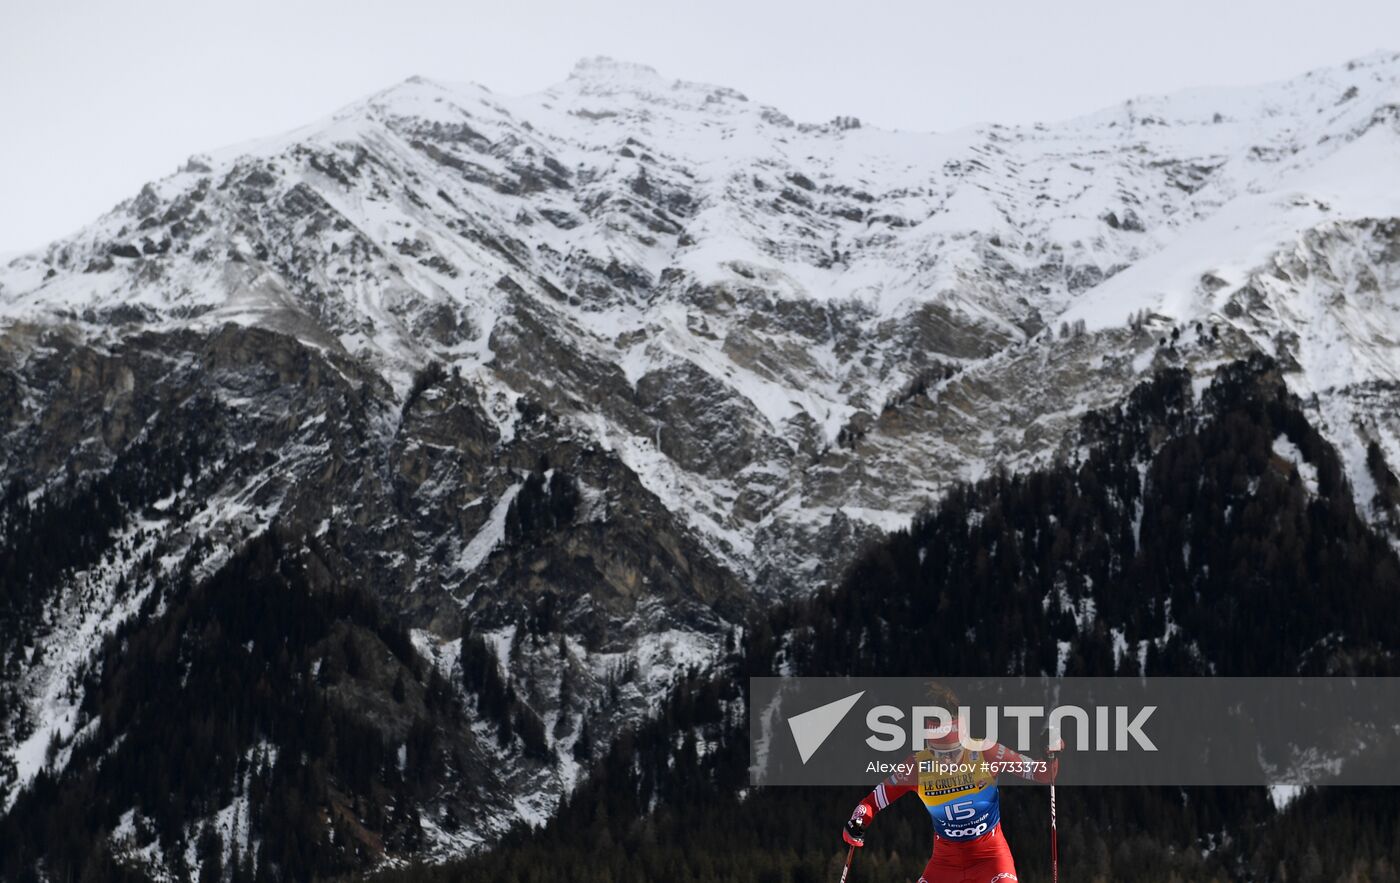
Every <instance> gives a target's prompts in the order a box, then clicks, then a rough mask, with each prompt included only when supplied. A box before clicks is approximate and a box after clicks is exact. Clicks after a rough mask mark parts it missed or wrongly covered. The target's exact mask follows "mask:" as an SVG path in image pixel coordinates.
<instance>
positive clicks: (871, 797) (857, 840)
mask: <svg viewBox="0 0 1400 883" xmlns="http://www.w3.org/2000/svg"><path fill="white" fill-rule="evenodd" d="M904 762H905V763H906V764H909V766H908V767H907V768H908V769H917V766H915V765H914V764H915V760H914V755H912V754H911V755H909V757H907V758H905V760H904ZM918 784H919V778H918V775H917V774H909V775H902V774H900V773H895V774H894V775H892V776H890V777H889V778H888V779H886V780H885V781H883V782H881V783H880V784H878V785H876V786H875V790H874V791H871V792H870V793H869V794H867V795H866V796H865V799H864V800H862V801H861V802H860V803H857V804H856V808H855V809H854V810H853V811H852V812H851V818H850V820H849V821H848V822H846V827H845V830H843V831H842V832H841V836H842V837H843V838H844V839H845V841H846V842H847V843H849V844H850V845H852V846H864V845H865V829H866V828H868V827H869V826H870V822H871V821H872V820H873V819H874V818H875V814H876V813H878V812H879V811H880V810H882V809H884V808H885V807H887V806H889V805H890V804H891V803H893V802H894V801H896V800H898V799H899V798H901V797H903V796H904V795H906V794H908V793H909V792H910V791H913V790H914V789H915V788H916V787H918Z"/></svg>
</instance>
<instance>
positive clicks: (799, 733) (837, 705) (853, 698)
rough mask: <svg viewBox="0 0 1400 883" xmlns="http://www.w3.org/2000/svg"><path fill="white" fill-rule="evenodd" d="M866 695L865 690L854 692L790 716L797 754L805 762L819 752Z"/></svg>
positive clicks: (789, 720)
mask: <svg viewBox="0 0 1400 883" xmlns="http://www.w3.org/2000/svg"><path fill="white" fill-rule="evenodd" d="M864 695H865V691H864V690H861V691H860V692H859V693H852V694H851V695H850V696H847V697H845V698H844V699H837V700H836V701H835V702H828V703H827V704H825V705H818V706H817V707H816V708H813V709H812V710H811V711H804V712H802V713H801V714H796V715H793V716H792V717H790V718H788V728H789V729H791V730H792V741H793V742H796V743H797V754H798V756H799V757H801V758H802V762H803V763H804V764H805V763H807V761H808V760H809V759H810V758H811V757H812V755H813V754H816V753H817V749H818V748H820V747H822V743H823V742H825V741H826V739H827V737H828V736H830V735H831V734H832V731H834V730H835V729H836V727H837V726H838V725H839V724H840V723H841V721H842V720H844V719H845V717H846V715H847V714H848V713H849V712H850V710H851V709H852V708H854V707H855V704H856V703H857V702H859V701H860V697H862V696H864Z"/></svg>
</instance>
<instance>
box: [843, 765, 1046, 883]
mask: <svg viewBox="0 0 1400 883" xmlns="http://www.w3.org/2000/svg"><path fill="white" fill-rule="evenodd" d="M955 757H956V759H951V760H950V759H946V758H944V759H940V758H939V757H938V756H937V755H935V754H934V753H933V752H931V751H919V752H917V753H915V754H912V755H910V756H909V757H908V758H906V759H905V760H904V762H903V764H904V765H903V769H902V770H901V771H900V772H896V773H895V774H894V775H892V776H890V777H889V778H888V779H886V780H885V781H883V782H881V783H880V784H879V785H877V786H876V787H875V790H874V791H872V792H870V794H869V796H867V797H866V798H865V799H864V800H862V801H861V802H860V803H859V804H857V805H856V808H855V811H854V812H853V813H852V814H851V817H852V818H853V819H854V818H856V817H858V816H859V817H861V821H862V827H864V826H866V825H869V823H870V820H871V819H873V818H874V817H875V814H876V813H878V812H879V811H880V810H882V809H884V808H885V807H887V806H889V805H890V804H891V803H893V802H894V801H896V800H898V799H899V798H901V797H903V796H904V795H905V794H910V793H913V794H917V795H918V796H919V799H920V800H922V801H923V803H924V807H925V808H926V809H927V810H928V812H929V816H930V817H932V819H933V835H934V840H933V856H932V857H931V858H930V859H929V860H928V864H927V865H925V866H924V874H923V876H922V877H920V878H919V881H920V883H1008V881H1012V880H1015V879H1016V863H1015V861H1013V860H1012V858H1011V848H1010V847H1009V846H1008V845H1007V843H1006V837H1005V836H1004V835H1003V834H1002V831H1001V805H1000V801H999V800H998V797H997V775H998V774H999V773H1006V774H1008V775H1015V776H1020V777H1022V778H1025V779H1030V780H1032V781H1035V782H1042V783H1048V782H1051V781H1053V780H1054V777H1055V773H1056V771H1057V768H1058V766H1059V763H1058V761H1057V760H1052V761H1050V762H1049V763H1048V764H1046V763H1040V762H1037V761H1033V760H1030V759H1028V758H1026V757H1025V756H1023V755H1021V754H1018V753H1017V752H1015V751H1012V750H1011V749H1010V748H1007V747H1006V746H1004V745H1001V744H998V743H995V742H988V743H982V744H979V745H978V746H977V748H976V749H975V750H974V749H966V748H965V749H963V751H962V753H961V755H955Z"/></svg>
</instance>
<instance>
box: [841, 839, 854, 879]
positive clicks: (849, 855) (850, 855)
mask: <svg viewBox="0 0 1400 883" xmlns="http://www.w3.org/2000/svg"><path fill="white" fill-rule="evenodd" d="M855 854H856V847H855V844H851V848H850V849H848V850H846V866H845V867H844V868H842V869H841V883H846V875H847V874H849V873H850V872H851V859H852V858H854V857H855Z"/></svg>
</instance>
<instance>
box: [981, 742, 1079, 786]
mask: <svg viewBox="0 0 1400 883" xmlns="http://www.w3.org/2000/svg"><path fill="white" fill-rule="evenodd" d="M982 760H983V761H985V762H986V763H990V764H993V765H995V768H996V771H997V772H998V773H1006V774H1008V775H1012V776H1020V777H1021V778H1022V779H1029V780H1030V781H1032V782H1039V783H1040V784H1042V785H1048V784H1049V783H1051V782H1053V781H1055V776H1056V774H1058V773H1059V771H1060V759H1059V758H1058V757H1056V756H1055V755H1053V754H1052V755H1050V759H1049V760H1048V761H1045V762H1044V763H1041V762H1039V761H1035V760H1032V759H1030V758H1029V757H1026V756H1025V755H1024V754H1021V753H1020V752H1019V751H1014V750H1012V749H1010V748H1007V747H1006V746H1005V745H1002V744H1001V743H1000V742H996V743H993V745H992V746H991V747H990V748H988V749H987V750H985V751H983V752H982Z"/></svg>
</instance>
